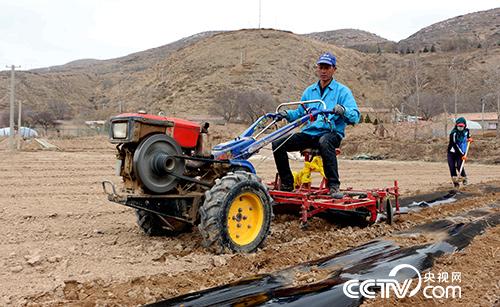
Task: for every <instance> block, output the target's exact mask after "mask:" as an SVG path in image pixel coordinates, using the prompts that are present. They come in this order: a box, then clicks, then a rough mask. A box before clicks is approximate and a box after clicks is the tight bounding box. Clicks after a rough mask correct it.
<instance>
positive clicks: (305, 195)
mask: <svg viewBox="0 0 500 307" xmlns="http://www.w3.org/2000/svg"><path fill="white" fill-rule="evenodd" d="M277 177H278V176H277ZM276 179H277V180H276V181H275V182H273V183H271V184H270V185H269V189H270V191H269V194H270V195H271V197H272V198H273V199H274V202H275V203H276V204H287V205H296V206H300V212H301V217H300V221H301V224H303V225H306V224H307V220H308V219H309V218H311V217H312V216H314V215H316V214H318V213H320V212H323V211H326V210H329V209H335V210H344V211H354V210H356V209H358V210H359V209H361V208H364V209H365V210H364V211H367V213H368V216H367V221H368V222H370V223H374V222H375V221H376V220H377V216H378V213H382V212H385V211H386V209H385V208H387V206H386V205H387V201H388V199H389V196H393V197H394V204H395V206H396V210H395V212H394V213H395V214H399V187H398V182H397V181H394V186H393V187H390V188H384V189H369V190H354V189H352V188H348V189H346V190H341V192H343V193H344V197H343V198H342V199H334V198H332V197H331V196H330V194H329V192H330V191H329V189H328V188H326V187H325V180H324V179H323V180H322V181H321V184H320V186H319V187H312V186H308V187H301V188H299V189H296V190H295V191H293V192H285V191H279V190H278V185H277V182H279V179H278V178H276ZM389 205H390V203H389ZM389 207H390V208H392V205H390V206H389ZM386 214H387V212H386ZM390 214H391V222H392V214H393V213H390Z"/></svg>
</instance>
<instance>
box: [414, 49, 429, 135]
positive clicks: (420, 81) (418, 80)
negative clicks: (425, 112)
mask: <svg viewBox="0 0 500 307" xmlns="http://www.w3.org/2000/svg"><path fill="white" fill-rule="evenodd" d="M412 73H413V82H414V86H415V96H416V106H415V133H414V139H415V140H416V139H417V128H418V116H419V113H420V92H421V91H422V89H423V88H425V86H426V85H427V84H428V83H429V78H428V76H426V75H425V73H424V71H423V69H422V64H421V62H420V59H419V55H418V53H416V55H415V57H414V58H413V59H412Z"/></svg>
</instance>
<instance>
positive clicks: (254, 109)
mask: <svg viewBox="0 0 500 307" xmlns="http://www.w3.org/2000/svg"><path fill="white" fill-rule="evenodd" d="M238 101H239V106H240V113H241V115H242V116H243V120H244V121H245V122H254V121H255V120H256V119H257V118H259V117H260V116H262V115H263V114H265V113H268V112H272V111H273V110H274V108H275V107H276V101H275V100H274V98H273V96H272V95H271V94H269V93H265V92H262V91H260V90H247V91H244V92H242V93H240V94H239V95H238Z"/></svg>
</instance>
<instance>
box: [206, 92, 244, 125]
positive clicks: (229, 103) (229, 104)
mask: <svg viewBox="0 0 500 307" xmlns="http://www.w3.org/2000/svg"><path fill="white" fill-rule="evenodd" d="M237 97H238V91H236V90H233V89H227V90H222V91H220V92H219V93H218V94H217V95H216V96H215V99H214V104H213V107H212V109H211V113H212V114H214V115H219V116H222V117H223V118H224V120H225V121H227V122H230V121H231V120H234V119H235V118H236V117H238V114H239V105H238V99H237Z"/></svg>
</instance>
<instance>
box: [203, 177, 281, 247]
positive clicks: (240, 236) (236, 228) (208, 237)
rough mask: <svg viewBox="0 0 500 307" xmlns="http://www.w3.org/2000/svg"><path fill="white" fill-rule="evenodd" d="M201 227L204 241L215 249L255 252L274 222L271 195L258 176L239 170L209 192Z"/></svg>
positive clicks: (219, 181) (217, 183)
mask: <svg viewBox="0 0 500 307" xmlns="http://www.w3.org/2000/svg"><path fill="white" fill-rule="evenodd" d="M205 195H206V198H205V202H204V203H203V206H202V207H201V208H200V224H199V225H198V229H199V230H200V233H201V235H202V237H203V245H204V246H205V247H206V248H208V249H210V250H211V251H213V252H215V253H223V252H225V251H233V252H253V251H255V250H256V249H257V248H258V247H259V246H260V245H261V244H262V243H263V242H264V240H265V238H266V237H267V234H268V233H269V228H270V224H271V216H272V208H271V198H270V196H269V193H268V192H267V188H266V187H265V186H264V185H263V184H262V183H261V182H260V180H259V179H258V177H257V176H255V175H254V174H251V173H247V172H240V171H237V172H235V173H229V174H228V175H227V176H225V177H223V178H221V179H220V180H217V181H216V184H215V185H214V186H213V187H212V189H210V190H209V191H207V192H206V194H205Z"/></svg>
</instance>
